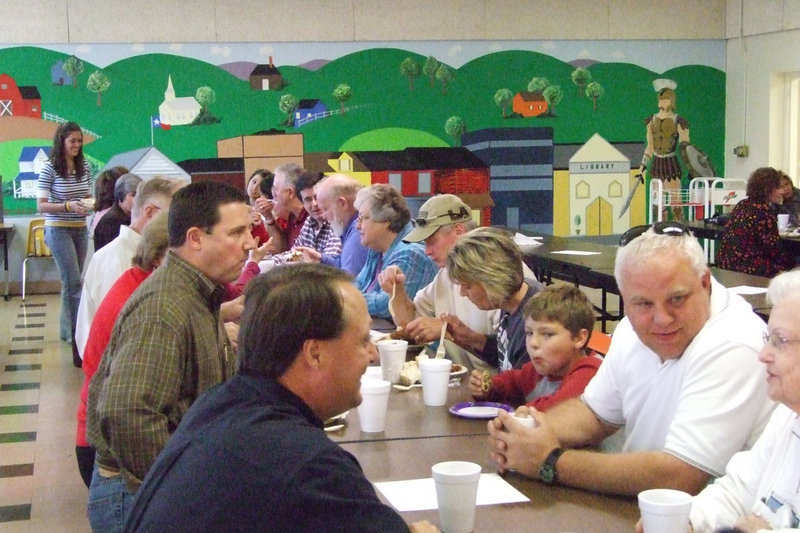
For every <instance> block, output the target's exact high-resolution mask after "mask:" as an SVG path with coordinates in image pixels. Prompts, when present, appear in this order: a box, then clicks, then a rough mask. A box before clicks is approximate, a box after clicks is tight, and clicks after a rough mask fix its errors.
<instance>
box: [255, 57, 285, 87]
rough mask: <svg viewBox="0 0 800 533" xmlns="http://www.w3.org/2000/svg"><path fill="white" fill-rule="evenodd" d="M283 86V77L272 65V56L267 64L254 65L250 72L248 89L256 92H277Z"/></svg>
mask: <svg viewBox="0 0 800 533" xmlns="http://www.w3.org/2000/svg"><path fill="white" fill-rule="evenodd" d="M284 85H285V82H284V80H283V75H282V74H281V71H280V70H278V68H277V67H276V66H275V65H274V64H273V63H272V56H269V63H268V64H266V65H264V64H260V65H256V66H255V68H253V70H252V72H250V88H251V89H254V90H256V91H279V90H281V89H283V86H284Z"/></svg>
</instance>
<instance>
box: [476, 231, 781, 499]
mask: <svg viewBox="0 0 800 533" xmlns="http://www.w3.org/2000/svg"><path fill="white" fill-rule="evenodd" d="M641 228H642V227H637V228H633V229H632V230H629V232H628V233H626V235H624V236H623V240H622V241H621V243H620V244H621V247H620V249H619V251H618V252H617V260H616V267H615V277H616V279H617V284H618V286H619V289H620V293H621V295H622V299H623V301H624V303H625V311H626V317H625V318H624V319H623V320H622V321H621V322H620V324H619V325H618V326H617V328H616V330H615V332H614V335H613V337H612V341H611V347H610V348H609V352H608V355H607V356H606V357H605V361H604V362H603V364H602V365H601V366H600V370H599V371H598V373H597V375H596V376H595V378H594V379H593V380H592V381H591V382H590V383H589V385H588V386H587V387H586V391H585V392H584V394H583V396H582V397H581V398H580V399H574V400H570V401H568V402H564V403H563V404H561V405H559V406H557V407H555V408H553V409H552V410H550V411H548V412H547V413H546V414H544V413H539V412H536V411H534V412H533V415H534V417H535V418H536V419H537V420H538V421H539V426H538V427H536V428H533V429H526V428H524V427H522V426H521V425H520V424H519V423H517V422H516V421H515V420H513V418H512V417H510V416H505V413H503V414H500V416H499V417H498V418H496V419H495V420H493V421H491V422H490V423H489V433H490V437H489V447H490V451H491V453H492V456H493V458H494V459H495V460H496V461H497V462H498V465H499V467H500V470H501V471H502V470H507V469H514V470H517V471H518V472H521V473H523V474H525V475H529V476H532V477H538V478H539V479H541V480H542V481H544V482H546V483H560V484H563V485H569V486H573V487H578V488H583V489H587V490H591V491H597V492H607V493H613V494H624V495H630V496H633V495H636V494H637V493H638V492H640V491H642V490H645V489H650V488H657V487H665V488H674V489H680V490H684V491H686V492H689V493H692V494H696V493H698V492H699V491H700V490H701V489H702V488H703V487H704V486H705V485H706V483H707V482H708V481H709V479H710V478H712V477H718V476H720V475H722V473H723V472H724V471H725V465H726V464H727V462H728V460H729V459H730V457H731V456H732V455H733V454H734V453H736V452H738V451H740V450H743V449H749V448H750V447H751V446H752V445H753V443H754V442H755V440H756V439H757V438H758V436H759V435H760V434H761V431H762V430H763V428H764V426H765V424H766V422H767V420H768V418H769V414H770V412H771V411H772V409H773V407H774V404H773V402H772V401H771V400H769V399H768V398H767V394H766V380H764V370H763V368H762V367H760V364H759V362H758V351H759V350H760V348H761V346H762V345H763V334H764V332H765V331H766V324H764V322H763V321H762V320H761V319H760V318H758V316H756V315H755V313H753V311H752V308H751V307H750V305H749V304H748V303H747V302H746V301H745V300H744V299H742V298H741V297H740V296H738V295H736V294H734V293H732V292H730V291H728V290H727V289H726V288H725V287H723V286H722V285H720V284H719V283H718V282H717V281H716V280H714V279H713V278H712V277H711V272H710V271H709V269H708V267H707V266H706V263H705V256H704V255H703V250H702V248H701V247H700V245H699V244H698V242H697V240H696V239H695V238H694V237H693V236H692V235H691V234H690V233H689V232H688V231H687V230H686V229H685V228H684V227H683V226H681V225H679V224H675V223H670V222H666V223H665V222H661V223H658V224H656V225H655V226H654V227H653V228H650V229H648V230H647V231H645V232H643V233H642V229H641ZM617 431H622V432H623V435H624V444H623V446H622V449H621V450H617V451H618V452H621V453H603V452H600V451H595V450H589V449H579V448H585V447H587V446H593V445H598V444H599V443H600V442H601V441H602V440H603V439H604V438H606V437H608V436H610V435H612V434H614V433H615V432H617Z"/></svg>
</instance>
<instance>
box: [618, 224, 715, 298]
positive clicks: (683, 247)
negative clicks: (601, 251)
mask: <svg viewBox="0 0 800 533" xmlns="http://www.w3.org/2000/svg"><path fill="white" fill-rule="evenodd" d="M666 254H669V255H673V256H674V255H676V254H678V255H682V256H683V257H684V258H686V260H687V261H689V264H690V265H691V267H692V270H693V271H694V273H695V274H697V277H698V278H699V277H701V276H703V274H705V273H706V272H707V271H708V265H707V264H706V254H705V253H704V252H703V247H702V246H700V243H699V242H698V241H697V239H696V238H695V237H694V235H692V234H691V233H687V234H685V235H675V234H674V233H672V234H666V233H665V234H658V233H656V232H655V231H654V230H653V228H648V230H647V231H645V232H644V233H642V234H641V235H639V236H638V237H636V238H634V239H633V240H632V241H630V242H629V243H628V244H626V245H625V246H621V247H620V248H618V249H617V258H616V261H615V263H614V278H616V280H617V286H618V287H622V285H623V283H622V282H623V280H622V269H623V268H625V266H626V265H627V264H628V263H638V262H640V261H646V260H649V259H653V258H656V257H659V256H662V255H666Z"/></svg>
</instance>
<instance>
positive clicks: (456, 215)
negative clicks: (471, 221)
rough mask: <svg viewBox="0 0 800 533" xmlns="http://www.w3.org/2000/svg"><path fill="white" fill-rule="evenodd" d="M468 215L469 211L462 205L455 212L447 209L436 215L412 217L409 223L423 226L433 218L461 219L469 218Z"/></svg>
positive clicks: (419, 226) (418, 226)
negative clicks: (445, 211)
mask: <svg viewBox="0 0 800 533" xmlns="http://www.w3.org/2000/svg"><path fill="white" fill-rule="evenodd" d="M470 216H471V215H470V213H469V211H467V210H466V208H464V207H462V208H461V209H459V210H458V211H456V212H453V210H448V211H447V213H442V214H441V215H436V216H435V217H430V218H414V219H412V220H411V224H413V225H414V227H417V228H424V227H425V226H427V225H428V223H429V222H433V221H434V220H436V219H439V218H442V217H450V220H451V221H461V220H464V219H467V218H469V217H470Z"/></svg>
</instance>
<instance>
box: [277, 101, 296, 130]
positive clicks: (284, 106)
mask: <svg viewBox="0 0 800 533" xmlns="http://www.w3.org/2000/svg"><path fill="white" fill-rule="evenodd" d="M299 104H300V102H299V101H298V100H297V98H295V97H294V96H293V95H291V94H284V95H283V96H281V99H280V101H279V102H278V109H280V110H281V112H282V113H285V114H286V120H284V121H283V125H284V126H291V125H292V123H293V122H294V117H293V116H292V115H294V112H295V111H296V110H297V106H298V105H299Z"/></svg>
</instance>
